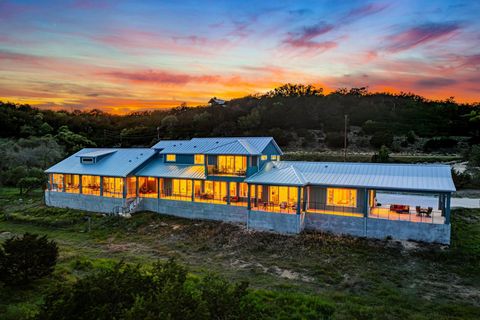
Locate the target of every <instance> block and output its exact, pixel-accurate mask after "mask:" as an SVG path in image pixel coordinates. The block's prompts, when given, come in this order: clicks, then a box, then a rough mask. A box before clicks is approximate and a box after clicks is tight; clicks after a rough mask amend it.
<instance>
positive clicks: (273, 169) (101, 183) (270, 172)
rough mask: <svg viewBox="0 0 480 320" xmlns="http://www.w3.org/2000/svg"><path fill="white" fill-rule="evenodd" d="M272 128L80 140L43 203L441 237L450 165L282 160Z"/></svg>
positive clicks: (53, 173)
mask: <svg viewBox="0 0 480 320" xmlns="http://www.w3.org/2000/svg"><path fill="white" fill-rule="evenodd" d="M281 157H282V150H281V149H280V148H279V146H278V145H277V143H276V142H275V140H274V139H273V138H271V137H239V138H193V139H191V140H166V141H160V142H158V143H157V144H155V145H154V146H153V147H152V148H130V149H121V148H112V149H105V148H102V149H91V148H89V149H83V150H80V151H79V152H77V153H76V154H74V155H72V156H70V157H68V158H66V159H65V160H63V161H61V162H60V163H58V164H56V165H54V166H52V167H51V168H49V169H47V170H46V173H47V174H48V175H49V183H48V188H47V190H45V202H46V204H47V205H50V206H56V207H69V208H75V209H82V210H87V211H95V212H104V213H111V214H118V213H120V214H126V213H130V212H132V211H136V210H148V211H153V212H157V213H161V214H169V215H175V216H181V217H185V218H191V219H210V220H219V221H227V222H236V223H243V224H245V225H246V226H247V228H249V229H258V230H270V231H275V232H280V233H300V232H302V231H303V230H319V231H329V232H333V233H336V234H349V235H354V236H361V237H371V238H380V239H381V238H385V237H392V238H394V239H404V240H417V241H426V242H438V243H445V244H448V243H450V230H451V226H450V197H451V193H452V192H453V191H455V186H454V184H453V181H452V177H451V171H450V167H449V166H447V165H437V164H377V163H375V164H374V163H345V162H342V163H334V162H302V161H282V160H281Z"/></svg>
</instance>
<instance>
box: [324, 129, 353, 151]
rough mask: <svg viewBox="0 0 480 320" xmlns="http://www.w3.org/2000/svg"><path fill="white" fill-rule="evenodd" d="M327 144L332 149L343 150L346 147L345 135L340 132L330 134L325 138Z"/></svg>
mask: <svg viewBox="0 0 480 320" xmlns="http://www.w3.org/2000/svg"><path fill="white" fill-rule="evenodd" d="M325 144H326V145H327V146H329V147H330V148H343V147H344V145H345V134H344V133H340V132H328V133H327V136H326V137H325ZM347 144H348V141H347Z"/></svg>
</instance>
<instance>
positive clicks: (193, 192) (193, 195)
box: [191, 179, 195, 202]
mask: <svg viewBox="0 0 480 320" xmlns="http://www.w3.org/2000/svg"><path fill="white" fill-rule="evenodd" d="M191 181H192V202H194V201H195V180H193V179H192V180H191Z"/></svg>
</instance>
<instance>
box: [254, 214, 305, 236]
mask: <svg viewBox="0 0 480 320" xmlns="http://www.w3.org/2000/svg"><path fill="white" fill-rule="evenodd" d="M303 216H304V214H291V213H290V214H289V213H275V212H265V211H253V210H252V211H250V212H249V213H248V224H247V227H248V228H249V229H250V228H251V229H256V230H267V231H275V232H279V233H300V232H301V231H302V230H303V220H304V219H303V218H304V217H303Z"/></svg>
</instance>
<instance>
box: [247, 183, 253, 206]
mask: <svg viewBox="0 0 480 320" xmlns="http://www.w3.org/2000/svg"><path fill="white" fill-rule="evenodd" d="M251 195H252V186H251V185H250V183H247V209H248V210H250V209H252V203H251Z"/></svg>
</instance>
